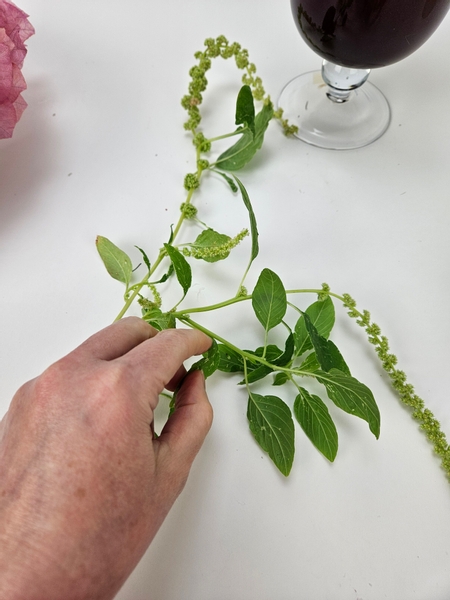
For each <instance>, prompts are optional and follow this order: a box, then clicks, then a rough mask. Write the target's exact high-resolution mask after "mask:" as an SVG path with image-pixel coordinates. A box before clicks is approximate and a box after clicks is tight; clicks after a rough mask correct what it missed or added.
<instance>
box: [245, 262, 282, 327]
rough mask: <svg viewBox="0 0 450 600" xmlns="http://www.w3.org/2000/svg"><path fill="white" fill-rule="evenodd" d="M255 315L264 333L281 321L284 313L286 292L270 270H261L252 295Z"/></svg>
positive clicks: (276, 276) (279, 280)
mask: <svg viewBox="0 0 450 600" xmlns="http://www.w3.org/2000/svg"><path fill="white" fill-rule="evenodd" d="M252 306H253V310H254V311H255V315H256V317H257V319H258V321H259V322H260V323H261V325H262V326H263V327H264V329H265V330H266V331H269V329H272V328H273V327H275V326H276V325H278V324H279V323H281V321H282V320H283V317H284V315H285V313H286V309H287V298H286V290H285V289H284V286H283V284H282V282H281V279H280V278H279V277H278V275H277V274H276V273H274V272H273V271H271V270H270V269H263V270H262V272H261V275H260V276H259V279H258V281H257V283H256V286H255V289H254V290H253V294H252Z"/></svg>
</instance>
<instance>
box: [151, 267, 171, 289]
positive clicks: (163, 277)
mask: <svg viewBox="0 0 450 600" xmlns="http://www.w3.org/2000/svg"><path fill="white" fill-rule="evenodd" d="M174 270H175V269H174V268H173V264H172V263H170V266H169V269H168V270H167V273H164V275H163V276H162V277H161V279H158V281H152V285H156V284H157V283H164V282H165V281H167V280H168V279H169V277H172V275H173V272H174Z"/></svg>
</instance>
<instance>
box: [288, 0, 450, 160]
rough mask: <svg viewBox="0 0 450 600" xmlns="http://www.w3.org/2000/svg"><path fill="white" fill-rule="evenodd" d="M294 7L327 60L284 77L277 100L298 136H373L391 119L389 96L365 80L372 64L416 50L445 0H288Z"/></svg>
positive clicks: (347, 143)
mask: <svg viewBox="0 0 450 600" xmlns="http://www.w3.org/2000/svg"><path fill="white" fill-rule="evenodd" d="M291 7H292V14H293V17H294V20H295V22H296V25H297V28H298V30H299V32H300V35H301V36H302V37H303V39H304V41H305V42H306V43H307V44H308V46H309V47H310V48H312V50H314V52H316V53H317V54H319V56H321V57H322V58H323V59H324V60H323V65H322V72H321V73H320V72H310V73H305V74H303V75H300V76H299V77H296V78H295V79H293V80H292V81H291V82H289V83H288V84H287V85H286V86H285V88H284V89H283V91H282V92H281V95H280V99H279V105H280V107H282V108H283V110H284V117H286V118H287V119H288V121H289V122H290V123H291V124H294V125H297V126H298V133H297V134H296V135H297V137H299V138H300V139H302V140H303V141H305V142H308V143H310V144H313V145H314V146H320V147H321V148H331V149H350V148H359V147H361V146H365V145H367V144H370V143H371V142H373V141H374V140H376V139H378V138H379V137H380V136H381V135H383V133H384V132H385V131H386V129H387V128H388V126H389V122H390V119H391V111H390V108H389V104H388V101H387V100H386V98H385V97H384V95H383V94H382V93H381V92H380V90H379V89H378V88H376V87H375V86H374V85H372V84H371V83H370V82H368V81H366V80H367V78H368V76H369V73H370V70H371V69H372V68H376V67H384V66H386V65H390V64H392V63H395V62H397V61H399V60H402V59H403V58H405V57H406V56H408V55H409V54H411V53H412V52H414V51H415V50H417V48H419V47H420V46H421V45H422V44H423V43H424V42H425V41H426V40H427V39H428V38H429V37H430V36H431V35H432V33H433V32H434V31H435V30H436V28H437V27H438V26H439V24H440V23H441V21H442V19H443V18H444V17H445V15H446V14H447V11H448V9H449V7H450V0H291ZM363 84H364V85H363Z"/></svg>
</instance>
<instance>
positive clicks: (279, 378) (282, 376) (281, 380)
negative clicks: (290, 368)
mask: <svg viewBox="0 0 450 600" xmlns="http://www.w3.org/2000/svg"><path fill="white" fill-rule="evenodd" d="M287 381H289V377H288V374H287V373H277V374H276V375H275V377H274V378H273V383H272V385H284V384H285V383H286V382H287Z"/></svg>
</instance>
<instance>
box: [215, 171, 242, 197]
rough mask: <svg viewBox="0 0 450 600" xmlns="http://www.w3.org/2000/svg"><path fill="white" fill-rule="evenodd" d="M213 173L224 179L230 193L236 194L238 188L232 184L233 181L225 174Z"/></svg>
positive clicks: (220, 172)
mask: <svg viewBox="0 0 450 600" xmlns="http://www.w3.org/2000/svg"><path fill="white" fill-rule="evenodd" d="M214 172H215V173H218V174H219V175H222V177H223V178H224V179H225V181H226V182H227V183H228V185H229V186H230V188H231V191H232V192H234V193H236V192H237V191H238V187H237V185H236V184H235V183H234V179H232V178H231V177H230V176H229V175H227V174H226V173H222V171H216V170H214Z"/></svg>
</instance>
